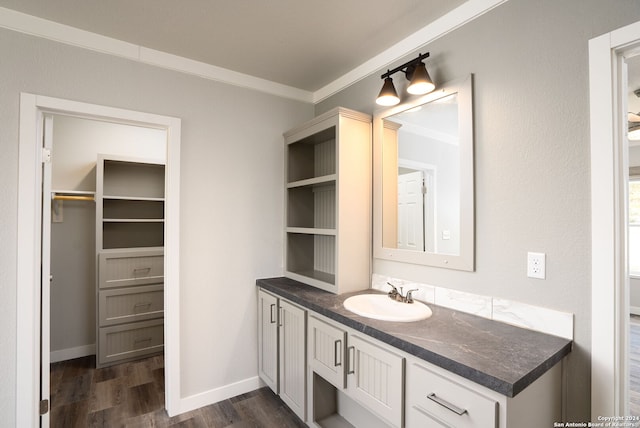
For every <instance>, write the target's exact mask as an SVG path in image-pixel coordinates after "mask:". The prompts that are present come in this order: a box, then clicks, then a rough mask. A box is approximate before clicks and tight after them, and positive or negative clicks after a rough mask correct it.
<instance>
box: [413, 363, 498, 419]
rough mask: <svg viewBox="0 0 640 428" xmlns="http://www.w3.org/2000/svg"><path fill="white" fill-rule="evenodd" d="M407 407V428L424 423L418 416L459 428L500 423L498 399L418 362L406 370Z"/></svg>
mask: <svg viewBox="0 0 640 428" xmlns="http://www.w3.org/2000/svg"><path fill="white" fill-rule="evenodd" d="M407 409H408V411H407V428H411V427H414V426H415V427H418V426H423V425H422V424H418V423H416V419H415V418H416V417H417V421H422V420H426V418H430V419H434V420H435V421H438V423H440V424H442V425H443V426H452V427H456V428H476V427H477V428H495V427H497V426H498V416H497V414H498V402H497V401H495V400H493V399H491V398H489V397H486V396H484V395H482V394H480V393H478V392H476V391H474V390H472V389H471V388H468V387H467V386H466V385H464V384H462V383H458V382H456V381H455V380H454V379H452V378H448V377H443V376H441V375H440V374H438V373H436V372H435V371H432V370H430V369H428V368H427V367H425V366H423V365H421V364H416V363H412V364H409V368H408V371H407ZM416 410H417V412H416ZM436 426H437V425H436Z"/></svg>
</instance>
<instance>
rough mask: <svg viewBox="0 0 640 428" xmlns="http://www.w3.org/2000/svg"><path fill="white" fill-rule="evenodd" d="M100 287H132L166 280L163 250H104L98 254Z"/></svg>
mask: <svg viewBox="0 0 640 428" xmlns="http://www.w3.org/2000/svg"><path fill="white" fill-rule="evenodd" d="M98 264H99V267H98V270H99V272H98V281H99V285H100V288H112V287H130V286H134V285H144V284H156V283H159V282H163V281H164V254H163V251H162V250H148V251H122V252H102V253H100V254H99V256H98Z"/></svg>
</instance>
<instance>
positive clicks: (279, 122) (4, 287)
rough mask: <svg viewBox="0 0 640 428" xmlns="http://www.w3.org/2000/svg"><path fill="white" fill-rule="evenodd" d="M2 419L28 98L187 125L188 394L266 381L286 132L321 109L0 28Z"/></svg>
mask: <svg viewBox="0 0 640 428" xmlns="http://www.w3.org/2000/svg"><path fill="white" fill-rule="evenodd" d="M0 55H1V57H2V61H0V94H2V96H1V97H0V118H1V122H2V126H1V127H0V147H1V148H2V156H0V183H2V186H0V199H1V200H2V201H3V202H2V204H0V219H1V221H0V243H2V245H1V246H0V287H1V295H2V299H0V325H1V326H2V328H1V329H0V349H2V352H0V380H1V381H0V419H1V420H2V425H3V426H5V425H6V426H15V404H16V402H15V388H16V377H15V370H16V360H17V359H18V358H20V357H21V356H19V355H16V313H17V308H16V289H17V287H18V286H19V284H17V283H16V255H15V254H16V248H17V242H16V225H17V218H16V215H17V208H16V204H17V167H18V123H19V122H18V112H19V94H20V92H21V91H24V92H31V93H37V94H43V95H48V96H53V97H59V98H66V99H71V100H76V101H83V102H89V103H93V104H102V105H108V106H114V107H121V108H126V109H129V110H138V111H145V112H150V113H156V114H161V115H167V116H175V117H179V118H182V149H181V171H182V176H181V203H182V204H181V225H180V232H181V244H180V245H181V248H180V254H181V260H180V263H181V271H180V273H181V277H180V286H181V320H180V330H181V334H182V343H181V353H182V361H181V376H182V377H181V380H182V385H181V391H182V396H183V397H188V396H190V395H193V394H198V393H206V392H207V391H210V390H212V389H215V388H219V387H224V386H225V385H228V384H230V383H233V382H238V381H242V380H245V379H248V378H253V377H255V376H257V348H256V336H257V332H256V323H257V320H256V310H255V308H256V300H255V296H256V293H255V279H256V278H258V277H267V276H277V275H281V274H282V248H283V243H282V218H283V211H282V205H283V190H282V183H283V180H282V170H283V160H282V159H283V142H282V132H283V131H284V130H287V129H289V128H291V127H293V126H295V125H298V124H299V123H301V122H303V121H305V120H307V119H309V118H311V117H312V116H313V106H312V105H309V104H305V103H301V102H296V101H291V100H286V99H282V98H278V97H274V96H271V95H267V94H263V93H259V92H255V91H251V90H246V89H241V88H238V87H233V86H229V85H224V84H220V83H217V82H213V81H209V80H204V79H200V78H197V77H194V76H188V75H185V74H180V73H176V72H173V71H169V70H164V69H159V68H155V67H152V66H147V65H144V64H140V63H136V62H132V61H129V60H126V59H122V58H117V57H112V56H107V55H103V54H100V53H97V52H91V51H86V50H83V49H80V48H76V47H72V46H68V45H63V44H59V43H55V42H52V41H47V40H43V39H39V38H36V37H31V36H28V35H24V34H20V33H15V32H11V31H8V30H4V29H0Z"/></svg>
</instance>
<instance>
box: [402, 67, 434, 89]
mask: <svg viewBox="0 0 640 428" xmlns="http://www.w3.org/2000/svg"><path fill="white" fill-rule="evenodd" d="M435 88H436V85H434V84H433V82H432V81H431V77H429V73H427V67H425V65H424V63H423V62H422V61H420V62H419V63H418V64H417V65H416V68H415V70H413V76H412V77H411V83H410V84H409V86H408V87H407V92H408V93H410V94H412V95H424V94H428V93H429V92H431V91H433V90H434V89H435Z"/></svg>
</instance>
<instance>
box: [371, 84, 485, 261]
mask: <svg viewBox="0 0 640 428" xmlns="http://www.w3.org/2000/svg"><path fill="white" fill-rule="evenodd" d="M455 93H457V94H458V127H459V136H460V252H459V254H458V255H452V254H438V253H427V252H420V251H412V250H405V249H398V248H384V247H383V246H382V232H383V229H382V224H383V223H382V222H383V218H382V216H383V195H382V171H383V168H382V167H383V165H382V162H383V156H382V153H383V141H382V135H383V119H385V118H387V117H389V116H392V115H394V114H397V113H400V112H403V111H405V110H408V109H411V108H414V107H417V106H419V105H422V104H426V103H429V102H432V101H435V100H437V99H440V98H444V97H447V96H449V95H452V94H455ZM473 137H474V135H473V75H471V74H470V75H468V76H467V77H465V78H463V79H460V80H456V81H452V82H449V83H446V84H444V85H442V87H440V88H439V89H436V90H435V91H433V92H431V93H429V94H426V95H422V96H419V97H411V98H409V99H408V100H407V101H406V102H403V103H401V104H398V105H396V106H393V107H387V108H384V109H379V110H376V111H375V112H374V116H373V257H374V258H376V259H384V260H392V261H397V262H404V263H412V264H420V265H426V266H434V267H440V268H448V269H457V270H465V271H474V270H475V203H474V168H473V167H474V159H473V152H474V148H473V146H474V143H473Z"/></svg>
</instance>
